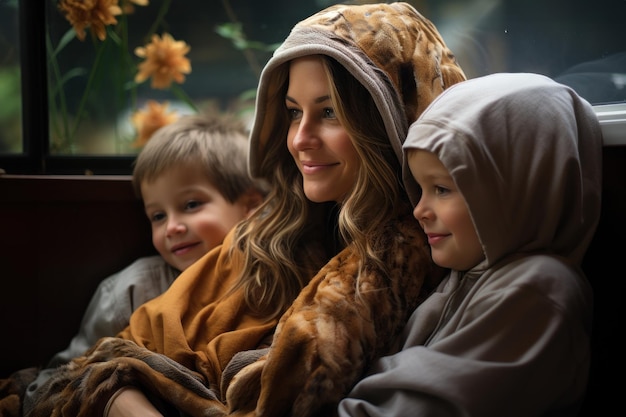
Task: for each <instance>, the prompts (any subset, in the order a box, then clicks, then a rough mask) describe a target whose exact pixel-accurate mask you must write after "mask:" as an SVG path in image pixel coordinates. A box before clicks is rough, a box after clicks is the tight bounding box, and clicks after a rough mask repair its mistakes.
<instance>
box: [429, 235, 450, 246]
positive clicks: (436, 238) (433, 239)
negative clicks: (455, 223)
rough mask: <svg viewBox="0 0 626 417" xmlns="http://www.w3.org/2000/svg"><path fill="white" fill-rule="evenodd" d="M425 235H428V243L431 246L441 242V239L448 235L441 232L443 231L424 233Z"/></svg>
mask: <svg viewBox="0 0 626 417" xmlns="http://www.w3.org/2000/svg"><path fill="white" fill-rule="evenodd" d="M426 236H428V244H429V245H430V246H432V245H435V244H437V243H439V242H441V241H442V240H443V239H445V238H446V237H447V236H449V235H448V234H443V233H426Z"/></svg>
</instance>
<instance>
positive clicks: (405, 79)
mask: <svg viewBox="0 0 626 417" xmlns="http://www.w3.org/2000/svg"><path fill="white" fill-rule="evenodd" d="M316 54H321V55H326V56H329V57H331V58H333V59H334V60H336V61H337V62H338V63H340V64H341V65H342V66H344V67H345V68H346V69H347V70H348V71H349V72H350V73H351V74H352V75H353V76H354V77H355V78H356V79H357V80H359V81H360V82H361V84H363V85H364V86H365V87H366V88H367V90H368V91H369V92H370V94H371V95H372V97H373V98H374V101H375V102H376V105H377V107H378V110H379V111H380V114H381V115H382V118H383V121H384V123H385V128H386V131H387V134H388V135H389V139H390V141H391V144H392V146H393V149H394V151H395V154H396V156H397V158H398V160H399V161H400V163H401V164H403V166H405V167H406V164H405V161H403V154H402V144H403V142H404V139H405V137H406V134H407V130H408V127H409V125H410V124H411V123H412V122H413V121H415V120H416V119H417V117H418V116H419V115H420V114H421V113H422V111H424V109H425V108H426V107H427V106H428V104H430V102H431V101H432V100H433V99H434V98H435V97H437V96H438V95H439V94H440V93H441V92H443V91H444V90H445V89H446V88H448V87H449V86H451V85H452V84H456V83H458V82H460V81H463V80H465V74H464V73H463V70H462V69H461V68H460V67H459V65H458V64H457V63H456V59H455V56H454V54H453V53H452V51H450V50H449V49H448V47H447V46H446V44H445V42H444V41H443V39H442V37H441V35H440V34H439V32H438V31H437V29H436V28H435V26H434V25H433V24H432V23H431V22H430V21H429V20H428V19H426V18H425V17H423V16H422V15H421V14H420V13H418V12H417V10H415V8H413V6H411V5H409V4H408V3H391V4H384V3H380V4H367V5H358V6H355V5H350V6H348V5H335V6H331V7H329V8H327V9H325V10H322V11H321V12H319V13H317V14H314V15H313V16H311V17H309V18H308V19H305V20H303V21H301V22H300V23H298V24H296V25H295V26H294V28H293V29H292V31H291V33H290V35H289V36H288V37H287V39H286V40H285V41H284V42H283V44H282V45H281V46H280V47H279V48H278V49H277V50H276V52H275V53H274V55H273V57H272V58H271V59H270V60H269V62H268V63H267V65H266V66H265V68H264V70H263V73H262V74H261V80H260V83H259V89H258V95H257V102H256V114H255V117H254V124H253V127H252V133H251V140H250V171H251V173H252V175H254V176H258V177H265V178H268V177H269V176H270V174H269V173H268V172H262V169H261V166H262V161H263V159H264V157H265V153H264V149H265V147H266V145H267V143H268V142H269V141H270V140H279V138H278V137H277V136H279V134H278V133H277V132H276V131H275V130H274V129H275V128H276V126H277V125H279V123H277V119H276V118H277V116H276V115H277V114H279V113H280V112H284V111H285V109H284V97H277V92H278V91H279V89H280V87H281V83H282V80H281V79H280V77H279V74H280V73H281V71H278V69H279V68H281V67H282V66H283V65H285V64H286V63H288V62H289V61H291V60H293V59H295V58H298V57H302V56H307V55H316ZM381 69H382V70H383V71H384V72H383V71H381ZM404 181H405V184H406V186H407V192H408V193H409V197H410V198H411V202H412V203H414V204H415V203H417V196H418V192H417V187H416V185H415V183H414V182H413V179H412V177H411V176H410V175H405V176H404Z"/></svg>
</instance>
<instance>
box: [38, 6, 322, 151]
mask: <svg viewBox="0 0 626 417" xmlns="http://www.w3.org/2000/svg"><path fill="white" fill-rule="evenodd" d="M278 3H280V2H276V5H275V6H276V7H274V6H272V7H267V3H263V2H242V1H232V2H229V1H207V2H191V1H178V2H174V1H172V0H161V1H158V0H151V1H150V2H149V4H148V5H147V6H139V5H135V4H132V3H131V2H130V1H126V2H120V5H125V6H126V7H127V8H124V9H123V10H124V12H123V13H122V14H119V15H115V16H114V15H111V16H109V17H110V18H111V19H113V18H114V19H115V20H116V21H117V23H116V24H112V25H107V26H102V27H103V29H102V30H101V31H100V32H99V33H98V32H97V31H92V30H90V29H86V30H84V31H80V32H79V35H80V36H84V40H81V39H80V36H76V32H74V30H73V29H72V24H71V23H70V21H72V19H73V18H74V17H75V16H73V15H72V13H71V12H72V10H71V8H67V9H66V10H61V9H60V8H58V7H57V5H56V3H55V2H54V1H49V2H47V4H48V10H47V16H48V37H49V44H48V54H49V68H48V72H49V103H50V108H49V114H50V147H51V149H50V153H51V154H52V155H94V154H99V155H129V154H134V153H136V152H137V151H138V149H139V147H140V146H141V144H142V143H143V140H144V138H145V135H143V134H142V131H138V130H137V129H136V128H137V126H135V125H134V124H133V120H134V121H138V122H141V121H145V119H146V118H148V120H150V119H149V116H151V115H152V116H153V115H154V114H155V113H157V114H158V112H162V113H161V117H160V118H159V117H156V118H155V119H154V120H151V121H152V122H154V123H155V125H154V127H157V126H158V125H159V124H160V123H166V122H168V121H170V120H172V117H175V116H178V115H182V114H184V113H190V112H196V111H198V110H204V109H207V108H209V109H213V108H214V109H216V111H221V112H238V113H240V114H242V116H243V117H247V116H251V112H252V110H253V105H254V93H255V90H256V86H257V82H258V76H259V74H260V71H261V69H262V67H263V65H264V64H265V62H266V61H267V59H268V58H269V57H270V55H271V53H272V51H273V49H274V48H275V46H276V45H275V43H276V42H280V41H281V40H282V39H283V38H284V37H285V36H286V34H287V33H288V30H289V29H290V28H291V26H292V25H293V23H294V22H296V21H297V20H299V19H301V18H302V17H304V16H306V15H307V14H311V13H313V12H314V11H315V10H317V9H318V8H319V6H318V5H316V4H315V2H314V1H308V5H301V4H295V3H293V2H286V1H285V2H282V3H284V5H280V4H278ZM131 5H132V7H131ZM277 10H280V11H281V12H280V13H276V11H277ZM76 16H78V15H76ZM82 23H85V24H87V23H88V22H82ZM90 27H91V28H94V27H96V25H95V24H91V26H90ZM98 35H99V36H98ZM154 36H157V38H156V40H157V42H158V43H159V44H158V45H156V44H154V45H150V46H148V45H149V44H150V42H151V41H153V40H154ZM168 37H169V38H168ZM168 42H170V43H169V44H168ZM175 42H178V44H176V43H175ZM186 46H188V47H189V51H188V52H186V51H185V49H184V47H186ZM138 47H141V48H144V55H142V56H138V55H136V54H135V50H136V48H138ZM152 48H153V49H152ZM164 48H170V49H169V53H170V54H171V55H170V62H169V63H170V64H171V65H172V68H171V69H172V70H173V71H174V72H175V73H176V72H177V71H180V72H179V73H178V75H179V76H180V78H178V79H177V78H174V79H173V80H171V79H169V78H165V79H164V80H161V81H163V82H164V85H158V84H157V85H155V84H154V82H155V77H153V76H152V75H153V74H151V73H149V72H146V75H147V78H146V79H140V80H138V81H136V80H135V77H136V76H137V74H138V73H140V72H142V71H141V68H142V67H141V65H144V63H145V62H146V59H145V56H146V55H147V57H148V58H149V57H150V56H151V53H152V51H153V50H154V51H157V50H160V51H163V50H165V49H164ZM176 48H180V49H176ZM186 60H188V63H189V66H190V68H186V67H185V61H186ZM156 81H159V80H156ZM136 112H139V117H135V118H134V119H133V118H132V116H133V114H134V113H136ZM148 130H149V131H151V129H148ZM152 130H153V129H152Z"/></svg>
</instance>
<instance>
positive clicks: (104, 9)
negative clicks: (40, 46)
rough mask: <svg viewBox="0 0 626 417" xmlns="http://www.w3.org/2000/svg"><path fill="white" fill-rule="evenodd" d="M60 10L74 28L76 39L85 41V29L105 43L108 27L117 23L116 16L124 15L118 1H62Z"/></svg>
mask: <svg viewBox="0 0 626 417" xmlns="http://www.w3.org/2000/svg"><path fill="white" fill-rule="evenodd" d="M59 9H60V10H61V11H62V12H63V13H64V14H65V18H66V19H67V21H68V22H70V24H71V25H72V26H73V27H74V31H75V32H76V37H77V38H78V39H80V40H81V41H84V40H85V28H87V27H89V30H90V31H91V33H92V34H93V35H95V36H97V37H98V39H100V40H101V41H104V40H105V39H106V37H107V32H106V27H105V26H106V25H114V24H116V23H117V19H116V18H115V16H117V15H120V14H121V13H122V9H120V7H119V5H118V0H61V1H60V2H59Z"/></svg>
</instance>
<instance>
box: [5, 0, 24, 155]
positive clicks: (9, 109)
mask: <svg viewBox="0 0 626 417" xmlns="http://www.w3.org/2000/svg"><path fill="white" fill-rule="evenodd" d="M17 3H18V2H17V0H11V1H0V154H2V155H9V154H21V153H22V152H23V150H24V144H23V141H22V101H21V87H20V86H21V81H20V54H19V31H18V27H19V26H18V20H19V19H18V16H19V13H18V5H17Z"/></svg>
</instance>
